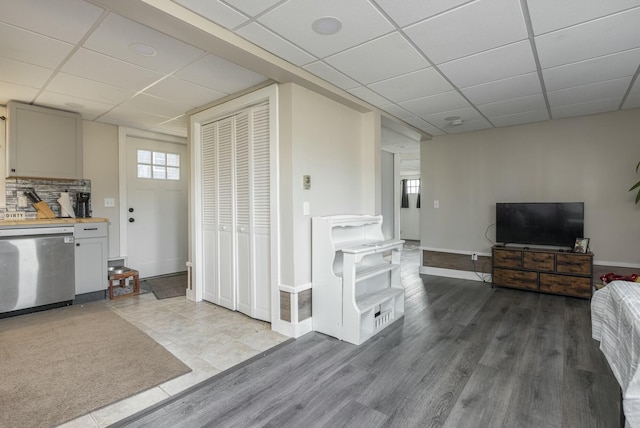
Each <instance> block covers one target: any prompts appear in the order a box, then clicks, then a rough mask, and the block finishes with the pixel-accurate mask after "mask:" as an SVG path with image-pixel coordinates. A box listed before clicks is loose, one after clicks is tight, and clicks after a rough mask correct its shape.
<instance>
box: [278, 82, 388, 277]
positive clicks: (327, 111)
mask: <svg viewBox="0 0 640 428" xmlns="http://www.w3.org/2000/svg"><path fill="white" fill-rule="evenodd" d="M376 123H377V124H378V126H379V123H380V120H379V118H378V119H377V120H376V119H375V118H372V117H371V116H370V115H367V114H362V113H359V112H357V111H355V110H353V109H351V108H349V107H346V106H344V105H342V104H339V103H337V102H335V101H332V100H330V99H328V98H326V97H324V96H322V95H319V94H317V93H315V92H312V91H310V90H308V89H305V88H302V87H301V86H297V85H295V84H285V85H281V86H280V88H279V129H280V144H279V156H280V215H281V217H280V224H281V229H280V230H281V255H282V267H281V269H282V270H281V281H282V283H283V284H286V285H291V286H295V285H301V284H305V283H309V282H311V217H312V216H326V215H336V214H374V212H375V209H376V208H375V205H376V200H378V201H379V195H378V196H376V188H377V189H378V190H379V183H378V185H376V179H378V180H379V174H378V176H377V177H376V176H375V174H376V171H379V170H380V166H379V165H377V166H375V165H372V166H365V161H366V162H374V159H377V162H378V163H379V162H380V154H379V146H380V141H379V135H380V131H379V130H377V131H376V130H375V129H369V128H370V127H372V126H374V124H376ZM376 135H377V137H376ZM376 138H377V143H376V141H375V140H376ZM376 147H377V151H376ZM303 175H310V176H311V189H310V190H304V189H303V188H302V176H303ZM304 202H309V208H310V215H308V216H305V215H303V203H304Z"/></svg>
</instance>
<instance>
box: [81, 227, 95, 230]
mask: <svg viewBox="0 0 640 428" xmlns="http://www.w3.org/2000/svg"><path fill="white" fill-rule="evenodd" d="M84 230H98V228H97V227H85V228H84Z"/></svg>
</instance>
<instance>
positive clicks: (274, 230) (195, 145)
mask: <svg viewBox="0 0 640 428" xmlns="http://www.w3.org/2000/svg"><path fill="white" fill-rule="evenodd" d="M265 100H268V102H269V133H270V139H271V189H270V192H271V225H270V233H271V236H270V240H271V243H270V245H271V250H270V251H271V254H270V255H271V265H270V269H271V278H270V283H271V290H270V291H271V329H272V330H274V331H277V332H282V327H281V322H280V304H279V302H280V298H279V296H280V287H279V284H280V240H279V236H280V234H279V227H278V225H279V224H280V217H279V210H278V207H279V205H280V198H279V194H278V189H279V187H280V179H279V161H278V158H279V156H278V141H279V135H278V85H277V84H273V85H270V86H267V87H265V88H262V89H258V90H256V91H254V92H251V93H249V94H246V95H242V96H240V97H238V98H235V99H233V100H230V101H228V102H226V103H224V104H220V105H218V106H214V107H211V108H209V109H207V110H204V111H201V112H199V113H196V114H194V115H192V116H191V119H190V138H191V140H190V155H191V156H190V157H191V168H190V177H191V180H190V186H189V187H190V194H189V195H190V199H191V202H190V203H189V207H190V211H191V212H190V219H191V225H192V228H191V229H190V234H189V236H190V238H191V239H190V249H191V257H192V260H193V280H194V286H193V291H194V293H193V294H191V295H187V297H188V298H189V299H192V300H194V301H196V302H199V301H201V300H202V297H203V294H204V284H203V281H202V278H203V277H204V262H203V254H204V247H203V239H202V233H198V231H201V230H202V228H203V227H202V198H200V197H199V195H201V193H202V170H201V168H200V165H199V163H198V161H199V160H200V159H202V141H201V134H202V132H201V131H202V129H201V126H202V124H203V123H209V122H213V121H215V120H218V119H221V118H224V117H226V116H229V115H231V114H233V113H236V112H238V111H240V110H242V109H244V108H247V107H249V106H252V105H255V104H258V103H259V102H262V101H265Z"/></svg>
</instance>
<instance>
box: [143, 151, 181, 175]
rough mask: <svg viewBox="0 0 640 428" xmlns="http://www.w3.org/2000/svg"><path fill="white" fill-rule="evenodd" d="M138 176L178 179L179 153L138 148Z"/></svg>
mask: <svg viewBox="0 0 640 428" xmlns="http://www.w3.org/2000/svg"><path fill="white" fill-rule="evenodd" d="M137 156H138V178H152V179H154V180H180V155H178V154H175V153H164V152H151V151H150V150H138V153H137Z"/></svg>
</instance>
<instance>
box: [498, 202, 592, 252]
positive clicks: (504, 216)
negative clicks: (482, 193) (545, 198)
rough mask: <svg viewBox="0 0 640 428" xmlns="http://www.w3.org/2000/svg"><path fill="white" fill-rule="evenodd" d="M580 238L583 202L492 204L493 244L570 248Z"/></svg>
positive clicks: (581, 234) (581, 236) (582, 231)
mask: <svg viewBox="0 0 640 428" xmlns="http://www.w3.org/2000/svg"><path fill="white" fill-rule="evenodd" d="M583 237H584V202H526V203H503V202H498V203H496V241H497V242H499V243H503V244H533V245H550V246H558V247H573V245H574V243H575V241H576V238H583Z"/></svg>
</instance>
